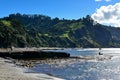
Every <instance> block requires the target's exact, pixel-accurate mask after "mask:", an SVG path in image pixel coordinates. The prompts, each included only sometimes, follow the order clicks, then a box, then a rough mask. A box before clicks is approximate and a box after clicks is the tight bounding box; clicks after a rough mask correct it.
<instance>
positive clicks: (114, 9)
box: [92, 3, 120, 27]
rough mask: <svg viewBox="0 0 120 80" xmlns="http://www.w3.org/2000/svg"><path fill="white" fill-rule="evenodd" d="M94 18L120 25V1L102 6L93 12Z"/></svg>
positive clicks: (112, 24)
mask: <svg viewBox="0 0 120 80" xmlns="http://www.w3.org/2000/svg"><path fill="white" fill-rule="evenodd" d="M92 18H93V19H94V20H95V21H97V22H98V23H101V24H107V25H111V26H115V27H120V3H116V4H115V5H108V6H101V7H100V8H99V9H97V10H96V12H95V13H94V14H92Z"/></svg>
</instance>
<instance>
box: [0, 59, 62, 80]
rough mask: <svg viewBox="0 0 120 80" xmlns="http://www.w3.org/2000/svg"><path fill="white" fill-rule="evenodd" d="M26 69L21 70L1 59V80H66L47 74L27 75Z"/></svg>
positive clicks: (8, 61)
mask: <svg viewBox="0 0 120 80" xmlns="http://www.w3.org/2000/svg"><path fill="white" fill-rule="evenodd" d="M24 71H25V68H20V67H19V66H16V65H15V64H13V63H12V62H11V60H7V59H4V58H0V80H64V79H60V78H56V77H52V76H49V75H46V74H41V73H39V74H37V73H25V72H24Z"/></svg>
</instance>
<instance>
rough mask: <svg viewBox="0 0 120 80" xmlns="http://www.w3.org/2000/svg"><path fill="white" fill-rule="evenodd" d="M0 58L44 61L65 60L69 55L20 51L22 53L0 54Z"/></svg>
mask: <svg viewBox="0 0 120 80" xmlns="http://www.w3.org/2000/svg"><path fill="white" fill-rule="evenodd" d="M0 57H10V58H13V59H46V58H67V57H70V54H69V53H65V52H46V51H22V52H0Z"/></svg>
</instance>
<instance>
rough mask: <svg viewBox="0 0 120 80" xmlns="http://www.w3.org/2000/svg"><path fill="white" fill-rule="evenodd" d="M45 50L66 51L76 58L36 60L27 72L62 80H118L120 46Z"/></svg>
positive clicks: (119, 79) (119, 72) (119, 76)
mask: <svg viewBox="0 0 120 80" xmlns="http://www.w3.org/2000/svg"><path fill="white" fill-rule="evenodd" d="M47 51H54V52H67V53H70V55H71V57H78V58H68V59H47V60H36V61H33V62H32V64H34V65H33V66H32V67H30V68H29V69H28V70H27V72H32V73H43V74H47V75H50V76H54V77H58V78H61V79H63V80H120V48H101V49H99V48H74V49H63V50H47ZM99 53H100V54H99Z"/></svg>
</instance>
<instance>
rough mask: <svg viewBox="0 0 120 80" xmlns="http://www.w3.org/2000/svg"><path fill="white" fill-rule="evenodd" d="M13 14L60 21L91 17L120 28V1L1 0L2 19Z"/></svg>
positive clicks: (0, 12) (0, 16) (0, 11)
mask: <svg viewBox="0 0 120 80" xmlns="http://www.w3.org/2000/svg"><path fill="white" fill-rule="evenodd" d="M13 13H21V14H43V15H47V16H50V17H52V18H55V17H58V18H60V19H62V18H65V19H79V18H82V17H85V16H86V15H91V17H92V18H93V19H94V20H95V21H97V22H98V23H101V24H106V25H112V26H115V27H120V0H0V18H2V17H5V16H8V15H9V14H13Z"/></svg>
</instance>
